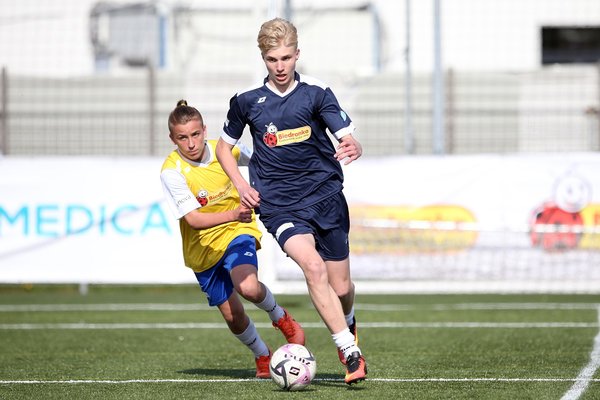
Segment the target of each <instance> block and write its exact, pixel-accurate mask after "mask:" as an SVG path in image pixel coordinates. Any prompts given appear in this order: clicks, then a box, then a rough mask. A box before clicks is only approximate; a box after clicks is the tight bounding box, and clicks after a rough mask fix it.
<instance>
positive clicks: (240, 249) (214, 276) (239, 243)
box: [196, 235, 258, 306]
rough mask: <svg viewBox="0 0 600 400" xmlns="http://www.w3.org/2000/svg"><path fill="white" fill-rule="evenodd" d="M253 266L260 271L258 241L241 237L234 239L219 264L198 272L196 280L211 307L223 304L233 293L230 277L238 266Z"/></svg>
mask: <svg viewBox="0 0 600 400" xmlns="http://www.w3.org/2000/svg"><path fill="white" fill-rule="evenodd" d="M242 264H251V265H254V266H255V267H256V268H257V269H258V259H257V257H256V239H255V238H254V237H253V236H250V235H240V236H238V237H236V238H235V239H233V240H232V241H231V243H229V246H227V250H226V251H225V254H224V255H223V257H221V259H220V260H219V262H217V263H216V264H215V265H214V266H212V267H211V268H209V269H207V270H206V271H202V272H196V279H198V283H199V284H200V287H201V288H202V291H203V292H204V293H205V294H206V298H207V299H208V304H209V305H210V306H218V305H220V304H223V303H224V302H225V301H227V299H229V296H231V293H233V282H232V281H231V276H230V275H229V274H230V272H231V270H232V269H233V268H235V267H237V266H238V265H242Z"/></svg>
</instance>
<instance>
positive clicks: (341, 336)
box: [331, 328, 362, 358]
mask: <svg viewBox="0 0 600 400" xmlns="http://www.w3.org/2000/svg"><path fill="white" fill-rule="evenodd" d="M331 337H332V338H333V341H334V342H335V345H336V346H337V348H338V349H340V351H341V352H342V353H344V357H346V358H348V356H349V355H350V354H352V353H354V352H355V351H357V352H358V353H360V354H362V353H361V352H360V349H359V348H358V346H357V345H356V343H354V335H353V334H352V333H351V332H350V329H348V328H346V329H344V330H343V331H341V332H338V333H334V334H333V335H331Z"/></svg>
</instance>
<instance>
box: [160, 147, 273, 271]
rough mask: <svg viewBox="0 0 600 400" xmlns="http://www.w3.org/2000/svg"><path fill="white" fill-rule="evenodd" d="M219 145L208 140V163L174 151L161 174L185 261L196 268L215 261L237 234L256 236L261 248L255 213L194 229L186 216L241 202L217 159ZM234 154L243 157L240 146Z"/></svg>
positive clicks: (234, 149)
mask: <svg viewBox="0 0 600 400" xmlns="http://www.w3.org/2000/svg"><path fill="white" fill-rule="evenodd" d="M216 145H217V141H216V140H208V141H207V142H206V151H208V152H209V156H208V157H207V159H208V161H207V162H205V163H202V162H195V161H190V160H188V159H186V158H185V157H183V156H182V155H181V154H180V153H179V152H178V151H177V150H174V151H172V152H171V153H170V154H169V156H168V157H167V158H166V160H165V161H164V163H163V165H162V170H161V174H160V177H161V182H162V186H163V191H164V193H165V197H166V200H167V204H168V205H169V208H170V209H171V211H172V212H173V214H174V216H175V217H176V218H178V219H179V228H180V231H181V239H182V247H183V259H184V262H185V265H186V266H187V267H189V268H191V269H192V270H194V272H202V271H205V270H207V269H209V268H210V267H212V266H213V265H215V264H216V263H217V262H218V261H219V260H220V259H221V257H222V256H223V255H224V254H225V250H226V249H227V246H229V244H230V243H231V241H232V240H233V239H235V238H236V237H237V236H240V235H244V234H247V235H251V236H253V237H254V238H255V239H256V248H257V250H258V249H259V248H260V239H261V236H262V233H261V231H260V230H259V228H258V225H257V223H256V216H255V215H253V216H252V222H250V223H242V222H239V221H233V222H228V223H225V224H221V225H217V226H214V227H212V228H207V229H193V228H192V227H191V226H190V225H189V224H188V223H187V222H186V221H185V218H183V217H184V216H185V215H186V214H188V213H190V212H202V213H217V212H223V211H229V210H234V209H236V208H237V207H238V206H239V205H240V195H239V193H238V191H237V190H236V188H235V187H234V186H233V183H232V182H231V180H230V179H229V177H228V176H227V174H226V173H225V171H223V168H221V164H219V161H218V160H217V157H216V151H215V148H216ZM233 155H234V157H235V158H236V159H238V160H239V157H240V150H239V149H238V148H237V147H234V148H233Z"/></svg>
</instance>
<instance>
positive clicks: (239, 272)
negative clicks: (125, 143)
mask: <svg viewBox="0 0 600 400" xmlns="http://www.w3.org/2000/svg"><path fill="white" fill-rule="evenodd" d="M169 137H170V138H171V140H172V141H173V143H174V144H175V145H176V146H177V149H175V150H173V151H172V152H171V153H170V154H169V156H168V157H167V159H166V160H165V162H164V163H163V166H162V171H161V175H160V177H161V181H162V186H163V190H164V193H165V196H166V199H167V203H168V204H169V207H170V208H171V210H172V212H173V214H174V215H175V217H176V218H178V219H179V227H180V230H181V239H182V245H183V258H184V262H185V265H186V266H188V267H189V268H191V269H192V270H193V271H194V273H195V275H196V278H197V279H198V283H199V284H200V287H201V288H202V291H203V292H204V293H205V294H206V297H207V299H208V303H209V305H210V306H213V307H214V306H216V307H217V308H218V309H219V311H220V312H221V314H222V315H223V318H224V319H225V322H226V323H227V326H228V327H229V329H230V330H231V332H232V333H233V335H234V336H235V337H237V338H238V339H239V340H240V341H241V342H242V343H243V344H245V345H246V346H247V347H248V348H249V349H250V350H251V351H252V352H253V353H254V357H255V361H256V377H257V378H269V361H270V357H271V351H270V349H269V348H268V346H267V345H266V344H265V342H264V341H263V340H262V339H261V337H260V335H259V334H258V332H257V330H256V328H255V326H254V323H253V322H252V320H251V319H250V317H249V316H248V315H247V314H246V311H245V310H244V306H243V304H242V302H241V300H240V298H239V296H242V297H243V298H244V299H246V300H248V301H250V302H252V303H254V304H255V305H256V306H257V307H258V308H260V309H262V310H264V311H266V312H267V313H268V315H269V318H270V319H271V321H272V323H273V326H274V327H275V328H277V329H279V330H281V332H282V333H283V335H284V336H285V338H286V340H287V341H288V342H289V343H298V344H302V345H304V331H303V330H302V328H301V327H300V325H299V324H298V323H297V322H296V321H295V320H294V319H293V318H292V316H291V315H290V314H289V313H288V312H287V311H286V310H285V309H284V308H282V307H281V306H279V305H278V304H277V302H276V300H275V298H274V296H273V294H272V293H271V291H270V290H269V288H268V287H267V286H265V285H264V284H263V283H262V282H260V281H259V280H258V275H257V269H258V262H257V256H256V251H257V250H258V249H259V248H260V239H261V236H262V235H261V232H260V230H259V229H258V226H257V224H256V220H255V215H254V212H253V210H252V209H248V208H246V207H244V206H242V205H241V204H240V196H239V194H238V192H237V190H236V189H235V187H234V186H233V184H232V183H231V181H230V180H229V177H228V176H227V175H226V174H225V172H224V171H223V169H222V168H221V165H220V164H219V162H218V161H217V158H216V156H215V145H216V141H212V140H208V141H207V140H206V126H205V125H204V121H203V118H202V115H201V114H200V112H199V111H198V110H197V109H196V108H194V107H190V106H188V105H187V102H186V101H185V100H180V101H179V102H178V103H177V107H175V109H174V110H173V111H172V112H171V114H170V115H169ZM234 154H235V157H236V159H238V160H240V157H242V155H241V152H240V149H239V148H235V149H234ZM238 294H239V296H238Z"/></svg>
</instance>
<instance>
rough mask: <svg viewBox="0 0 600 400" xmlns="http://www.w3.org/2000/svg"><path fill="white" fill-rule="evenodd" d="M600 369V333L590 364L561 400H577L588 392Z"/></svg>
mask: <svg viewBox="0 0 600 400" xmlns="http://www.w3.org/2000/svg"><path fill="white" fill-rule="evenodd" d="M598 322H600V307H598ZM599 367H600V332H598V334H597V335H596V337H595V338H594V347H593V348H592V352H591V353H590V362H589V363H588V364H587V365H586V366H585V368H583V369H582V370H581V372H579V375H578V376H577V379H576V381H575V383H574V384H573V386H571V388H570V389H569V391H568V392H567V393H565V394H564V396H563V397H562V398H561V400H577V399H579V397H581V395H582V394H583V393H584V392H585V391H586V389H587V387H588V385H589V384H590V381H594V379H592V377H593V376H594V374H595V373H596V370H597V369H598V368H599Z"/></svg>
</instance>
